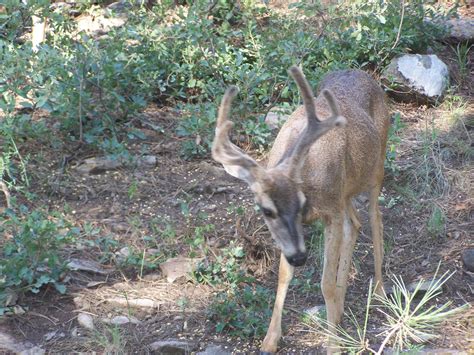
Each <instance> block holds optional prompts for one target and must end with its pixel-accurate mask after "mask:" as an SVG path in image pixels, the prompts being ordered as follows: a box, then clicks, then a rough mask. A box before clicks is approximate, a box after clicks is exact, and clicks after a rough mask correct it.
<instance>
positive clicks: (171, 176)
mask: <svg viewBox="0 0 474 355" xmlns="http://www.w3.org/2000/svg"><path fill="white" fill-rule="evenodd" d="M472 52H473V51H471V61H470V63H474V58H472ZM440 55H441V57H443V58H444V59H445V60H447V62H448V63H450V70H451V71H452V74H453V75H452V76H455V73H456V63H455V61H454V59H453V55H452V53H451V54H450V52H449V49H446V52H442V53H440ZM471 74H472V67H471ZM471 79H472V77H471ZM471 89H472V87H468V85H467V86H463V87H461V88H460V89H459V94H460V95H461V96H463V97H464V100H467V104H466V106H465V107H464V108H463V109H462V110H461V111H459V112H461V117H458V119H457V120H458V124H449V122H448V121H449V119H448V118H447V117H448V116H449V115H450V114H451V113H452V112H453V107H452V106H448V105H447V104H443V105H441V106H439V107H426V106H416V105H410V104H401V103H397V102H393V101H392V102H391V108H392V111H393V112H395V111H398V112H400V114H401V120H402V122H403V123H404V124H405V125H406V126H405V128H403V129H402V131H401V133H400V138H401V142H400V143H399V145H398V147H397V152H398V158H397V161H396V163H397V165H398V166H399V171H398V173H397V174H392V173H388V174H387V176H386V181H385V185H384V189H383V199H384V201H385V202H383V203H382V204H381V209H382V213H383V220H384V227H385V240H386V248H385V251H386V255H385V260H384V271H385V275H386V279H387V280H388V277H389V276H390V275H399V276H401V277H402V278H403V279H404V280H405V282H407V283H410V282H413V281H417V280H419V279H420V278H421V277H424V278H430V277H432V276H433V275H434V273H435V270H436V268H437V267H438V265H440V273H443V272H445V271H448V270H449V271H451V272H453V276H452V277H451V278H450V279H449V280H448V282H447V283H446V284H445V286H444V288H443V293H442V294H441V295H440V296H439V299H437V302H439V304H441V303H443V302H446V301H448V300H450V301H451V302H452V303H453V306H459V305H462V304H465V303H471V304H472V301H473V281H474V280H473V279H472V275H469V274H467V273H466V272H465V271H464V270H463V267H462V264H461V260H460V255H461V252H462V251H463V250H465V249H467V248H468V247H474V241H473V233H472V231H473V230H474V223H473V216H472V212H473V205H474V200H473V196H474V195H473V191H472V186H473V185H472V182H473V181H472V179H473V176H474V175H473V165H472V130H473V124H474V104H473V102H472V100H471V101H469V100H470V98H471V96H470V95H471V93H472V91H471ZM453 105H454V106H455V104H453ZM145 116H146V120H147V122H151V123H153V124H155V125H159V126H160V127H162V128H163V131H164V132H165V133H161V132H159V131H155V130H152V129H150V127H149V125H145V124H143V122H141V121H140V120H137V121H136V122H135V124H134V126H135V127H134V129H137V130H140V131H141V132H142V133H143V136H144V137H145V138H144V139H140V140H138V139H137V140H134V141H130V143H129V147H128V148H129V150H130V152H131V153H132V154H137V155H141V154H143V152H144V151H146V154H149V155H154V156H156V157H157V162H156V164H155V165H154V166H133V165H132V166H127V167H121V168H119V169H116V170H113V171H104V172H100V173H97V174H81V173H79V172H78V170H77V166H79V165H80V164H81V163H82V162H83V161H84V159H86V158H90V157H93V156H95V153H94V152H93V151H90V150H87V149H83V148H80V149H76V147H64V148H63V149H62V150H60V151H58V150H57V149H55V148H53V147H52V146H50V145H49V144H46V143H45V144H42V145H38V144H37V142H24V143H23V144H22V145H21V146H20V149H21V151H22V152H23V153H25V154H29V155H30V160H29V164H30V171H31V175H32V176H31V181H32V186H31V189H32V192H34V193H36V194H37V199H36V201H35V202H34V204H35V205H37V206H40V205H42V206H47V207H48V208H50V209H54V210H59V211H63V212H64V214H65V215H66V216H67V218H68V219H69V220H71V221H73V222H74V224H76V225H77V226H80V227H82V229H85V228H93V229H96V230H98V232H97V233H96V234H94V233H89V234H88V235H84V236H83V238H84V240H90V241H91V243H90V244H87V243H85V242H82V243H80V245H77V246H71V248H70V249H69V250H68V251H67V253H68V255H67V257H69V258H71V257H76V258H81V259H89V260H94V261H99V262H101V263H102V265H103V266H104V267H105V268H106V269H107V270H110V272H108V273H107V274H104V275H101V274H95V273H87V272H79V271H78V272H71V274H70V275H69V276H70V279H69V281H68V283H67V286H68V292H67V294H66V295H59V294H58V293H57V292H55V291H54V290H53V289H52V288H47V289H45V290H43V291H42V292H40V293H39V294H37V295H31V294H29V295H26V296H24V297H23V298H21V299H19V300H18V305H20V306H21V307H22V309H23V310H24V313H23V314H16V315H8V316H6V317H3V319H2V320H1V322H0V330H2V329H3V330H7V331H8V332H9V333H10V334H12V335H14V336H15V337H16V338H17V339H18V340H20V341H28V342H30V343H32V344H35V345H37V346H40V347H41V348H42V349H44V350H46V351H47V352H51V353H56V352H61V353H72V352H91V351H97V352H104V351H106V352H107V351H109V352H120V351H122V352H125V353H147V352H150V351H151V350H150V348H149V344H151V343H153V342H154V341H157V340H163V339H170V338H172V339H185V340H188V341H193V342H194V343H195V344H197V345H196V349H204V348H205V347H206V345H207V344H210V343H212V344H220V345H222V346H225V347H227V349H228V350H231V351H233V352H235V353H251V352H256V351H257V350H258V347H259V345H260V343H261V339H239V338H235V337H230V336H227V335H225V334H217V333H216V332H215V329H214V324H212V321H210V320H208V317H207V310H208V307H209V304H210V302H212V298H213V296H214V295H215V294H216V293H217V292H218V291H220V290H221V289H222V287H216V286H209V285H203V284H197V283H196V282H194V281H193V280H192V279H190V278H188V279H178V280H177V281H175V282H174V283H168V282H167V281H166V280H165V279H164V277H163V276H162V275H161V273H160V271H159V269H158V268H156V267H155V268H151V269H148V268H146V267H145V268H144V269H143V270H141V269H140V263H139V262H138V263H137V265H130V264H128V265H127V264H125V265H123V264H120V262H119V258H120V252H119V251H120V249H121V248H123V247H125V246H128V247H129V248H130V249H133V250H137V251H140V252H141V253H147V254H153V253H156V255H157V257H156V258H155V259H154V262H155V263H159V262H162V261H165V259H166V258H167V257H172V256H177V255H183V256H188V255H190V252H191V254H193V255H195V256H196V257H199V256H202V254H201V253H200V250H199V246H198V247H197V248H194V249H193V248H191V247H190V245H189V240H187V238H186V237H185V236H187V235H189V234H190V231H191V230H192V229H193V228H194V227H195V226H196V225H197V224H199V223H202V224H204V222H203V221H202V219H200V218H201V217H199V215H200V213H201V214H202V213H203V212H204V213H205V215H206V217H203V218H205V224H213V225H214V226H215V229H214V230H213V231H210V232H209V233H207V234H206V241H205V244H206V248H207V250H209V251H210V252H209V253H208V255H213V254H216V255H218V254H219V252H220V250H221V249H222V248H223V247H226V246H228V245H229V243H230V242H231V241H236V242H237V243H239V244H241V245H243V246H244V249H245V251H246V255H247V258H246V260H245V261H244V265H243V266H244V267H245V268H246V269H248V270H249V271H250V272H251V274H253V275H254V276H255V277H256V279H257V282H258V283H259V284H262V285H264V286H266V287H268V288H270V289H274V287H275V284H276V283H275V282H276V279H277V274H276V270H277V269H276V263H275V260H277V255H278V252H277V251H276V250H275V249H274V246H273V243H272V241H271V240H270V236H269V233H268V231H267V230H266V228H265V226H264V222H263V220H262V219H261V217H260V216H259V214H258V213H257V212H256V211H255V210H254V209H253V207H252V206H253V205H252V196H251V194H250V192H249V191H248V189H247V187H246V185H245V184H244V183H242V182H240V181H238V180H236V179H234V178H232V177H230V176H228V175H226V174H225V172H224V171H223V169H222V168H221V167H220V166H218V164H216V163H215V162H213V161H212V160H211V159H210V158H208V159H201V160H192V161H186V160H183V159H182V158H180V155H179V150H180V144H181V141H180V140H181V138H179V137H178V136H176V135H175V134H174V132H175V128H176V125H177V121H178V120H179V118H180V113H179V112H175V111H173V110H172V109H170V108H166V107H159V106H157V105H151V106H150V107H148V109H147V110H146V111H145ZM433 122H434V123H433ZM432 124H434V125H435V126H436V128H437V130H438V132H439V135H440V136H441V137H442V138H443V137H444V138H443V139H438V140H436V144H437V146H435V148H430V149H435V150H436V149H438V150H436V151H435V150H433V154H434V153H441V152H442V151H443V148H444V147H448V148H452V147H453V146H452V145H453V142H454V141H455V140H454V138H453V137H456V139H457V140H456V142H458V141H459V142H462V143H464V144H465V145H467V146H468V148H469V149H471V150H470V153H461V152H460V151H459V150H456V148H453V149H452V150H450V151H451V152H453V151H454V152H455V153H453V154H452V155H451V156H449V157H448V158H445V159H443V160H442V161H441V163H442V166H438V165H436V164H437V163H440V160H437V159H435V158H433V162H432V163H433V164H434V167H435V168H433V170H434V172H435V173H436V172H437V171H438V172H439V173H440V176H441V177H440V176H438V175H437V176H438V178H437V179H436V181H435V180H434V179H433V180H429V181H432V185H431V186H425V187H426V188H428V187H429V188H430V189H431V190H430V192H429V193H428V192H426V190H424V187H423V186H420V185H418V184H424V183H426V181H427V180H423V178H422V176H421V175H417V174H414V173H413V172H414V171H417V170H420V169H422V168H423V164H424V163H426V162H423V161H421V160H420V157H421V152H422V150H423V149H424V145H423V144H424V143H423V142H424V140H423V137H425V136H426V132H428V131H427V129H428V128H429V127H432ZM440 142H441V143H440ZM443 143H444V144H446V146H442V144H443ZM439 144H441V145H439ZM243 148H245V147H243ZM25 154H24V155H25ZM258 158H259V159H264V158H265V157H264V156H261V157H258ZM435 175H436V174H435ZM408 187H410V188H411V191H415V197H413V198H410V197H409V196H410V193H411V192H410V191H408ZM357 201H358V206H359V207H360V212H361V214H362V217H363V219H364V220H365V223H364V227H363V231H362V233H361V235H360V236H359V239H358V244H357V248H356V251H355V254H354V260H353V269H352V272H351V279H350V286H349V289H348V293H347V299H346V309H349V308H350V309H352V310H353V311H354V312H355V313H356V314H359V313H360V312H363V307H364V304H365V301H366V298H367V290H368V285H369V279H370V278H371V277H372V273H373V260H372V251H371V248H372V247H371V240H370V233H369V230H368V228H367V223H366V221H367V218H366V213H365V199H364V197H363V196H362V197H360V198H359V199H358V200H357ZM25 202H27V201H25ZM27 203H29V204H31V202H27ZM434 205H436V206H438V207H439V208H440V209H441V211H442V212H443V214H444V215H445V223H444V227H443V230H442V232H441V233H440V234H438V235H433V234H432V233H429V231H428V230H427V223H428V220H429V218H430V216H431V213H432V208H431V206H434ZM231 206H234V207H243V208H244V210H245V213H243V214H237V213H235V212H233V211H231V210H230V209H229V207H231ZM183 208H186V211H189V212H186V213H183ZM166 223H169V224H170V225H172V226H173V227H174V229H175V238H173V239H172V240H170V239H169V238H166V236H165V235H164V233H162V232H163V230H162V229H160V230H161V233H160V232H157V229H156V226H157V224H158V225H159V226H161V227H162V226H163V225H165V224H166ZM161 227H160V228H161ZM306 233H307V234H308V233H309V229H308V230H306ZM99 236H100V237H102V238H103V240H105V241H109V242H110V243H109V244H110V246H107V245H106V244H104V243H102V244H101V243H98V242H96V240H97V239H98V237H99ZM149 236H151V237H152V240H151V241H150V238H149ZM112 242H113V243H112ZM157 250H158V251H159V252H157ZM104 255H108V257H107V258H104ZM316 258H317V255H313V256H311V258H310V260H309V262H308V263H307V265H305V266H303V267H301V268H299V269H298V271H297V275H296V277H297V278H299V279H304V278H305V277H306V275H308V274H309V275H310V278H311V282H312V283H314V284H318V283H319V281H320V278H321V270H320V268H319V267H315V265H317V262H316ZM312 270H314V272H309V271H312ZM124 295H125V297H126V298H127V299H135V298H146V299H149V300H153V302H154V303H153V306H152V307H150V308H134V307H130V306H129V307H127V305H126V304H125V305H123V304H122V305H118V304H116V303H114V302H112V300H113V299H114V298H117V297H122V298H123V297H124ZM323 303H324V301H323V298H322V295H321V293H320V292H318V291H311V292H302V291H301V288H299V287H291V288H290V290H289V294H288V297H287V302H286V309H287V310H288V311H287V312H286V313H285V315H284V324H285V330H284V336H283V339H282V341H281V343H280V347H279V353H281V354H286V353H292V352H301V351H304V352H308V353H318V352H321V351H322V349H323V343H324V339H323V337H321V336H320V335H317V334H315V333H314V332H312V331H311V330H310V329H309V327H308V326H306V325H305V324H304V323H303V322H302V321H301V313H302V312H303V310H305V309H307V308H309V307H312V306H315V305H320V304H323ZM80 311H82V312H85V313H87V314H90V315H92V316H94V319H97V320H98V321H97V322H96V329H95V330H92V331H89V330H85V329H83V328H81V327H80V326H79V325H78V322H77V315H78V313H79V312H80ZM116 315H128V316H133V317H135V318H136V319H137V320H139V322H138V324H126V325H123V326H120V327H119V329H118V328H117V327H112V326H110V325H108V324H106V322H105V321H99V320H100V319H110V318H112V317H113V316H116ZM375 317H377V316H375ZM473 322H474V313H473V310H472V307H471V308H469V309H467V310H466V311H465V312H463V313H462V314H460V315H459V316H457V317H456V318H455V319H453V320H451V321H449V322H446V323H445V324H444V325H443V327H442V329H438V331H437V333H438V334H439V336H440V337H439V338H438V339H436V340H434V341H433V343H430V344H427V346H428V347H438V348H449V349H457V350H467V351H468V350H469V349H470V350H471V351H472V349H473V348H472V346H473V344H472V341H473V338H472V330H473V329H474V328H473ZM377 324H378V323H377V321H375V323H374V326H373V329H370V332H371V333H373V334H376V333H377V331H380V329H377ZM345 325H349V323H348V322H347V320H346V322H345ZM117 329H118V330H117ZM117 334H119V336H117ZM117 338H120V339H119V340H117Z"/></svg>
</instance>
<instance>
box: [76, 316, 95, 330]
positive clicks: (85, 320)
mask: <svg viewBox="0 0 474 355" xmlns="http://www.w3.org/2000/svg"><path fill="white" fill-rule="evenodd" d="M77 322H78V323H79V325H80V326H81V327H83V328H86V329H90V330H93V329H94V319H93V318H92V316H90V315H89V314H86V313H79V315H78V316H77Z"/></svg>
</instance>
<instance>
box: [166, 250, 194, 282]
mask: <svg viewBox="0 0 474 355" xmlns="http://www.w3.org/2000/svg"><path fill="white" fill-rule="evenodd" d="M201 260H202V258H185V257H182V256H178V257H177V258H171V259H168V260H166V261H165V262H164V263H161V264H160V269H161V272H162V273H163V275H164V276H165V277H166V280H167V281H168V282H169V283H172V282H174V281H175V280H176V279H177V278H179V277H182V276H185V275H187V274H189V273H190V272H193V271H194V270H196V267H197V265H198V264H199V262H200V261H201Z"/></svg>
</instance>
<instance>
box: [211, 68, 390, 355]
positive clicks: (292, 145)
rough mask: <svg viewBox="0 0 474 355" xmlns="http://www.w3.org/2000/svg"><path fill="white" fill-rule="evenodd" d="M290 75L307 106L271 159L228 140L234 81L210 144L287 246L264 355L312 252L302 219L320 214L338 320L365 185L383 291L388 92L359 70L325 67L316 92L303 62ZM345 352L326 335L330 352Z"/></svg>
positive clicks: (325, 277) (331, 305)
mask: <svg viewBox="0 0 474 355" xmlns="http://www.w3.org/2000/svg"><path fill="white" fill-rule="evenodd" d="M289 74H290V75H291V76H292V77H293V79H294V80H295V82H296V84H297V87H298V89H299V92H300V95H301V97H302V100H303V105H302V106H300V107H299V108H297V109H296V110H295V111H294V112H293V113H292V114H291V115H290V117H289V119H288V120H287V121H286V122H285V123H284V125H283V126H282V128H281V129H280V131H279V133H278V135H277V137H276V139H275V142H274V144H273V147H272V149H271V150H270V152H269V154H268V160H267V165H266V167H263V166H261V165H260V164H259V163H257V161H256V160H254V159H253V158H252V157H251V156H249V155H248V154H247V153H245V152H244V151H243V150H242V149H240V148H239V147H237V146H236V145H235V144H233V143H232V142H231V140H230V136H229V131H230V129H231V128H232V126H233V122H232V121H230V120H229V118H228V117H229V114H230V111H231V103H232V101H233V99H234V97H235V96H236V95H237V93H238V88H237V87H236V86H230V87H229V88H228V89H227V90H226V91H225V94H224V96H223V98H222V102H221V105H220V107H219V111H218V117H217V123H216V129H215V137H214V141H213V144H212V157H213V159H214V160H215V161H217V162H218V163H221V164H222V165H223V167H224V169H225V170H226V171H227V173H229V174H230V175H232V176H234V177H237V178H239V179H241V180H243V181H245V182H246V183H247V184H248V186H249V187H250V190H251V191H252V192H253V195H254V198H255V203H256V204H257V205H258V206H259V207H260V210H261V212H262V214H263V219H264V221H265V223H266V225H267V227H268V229H269V231H270V234H271V236H272V238H273V240H274V241H275V243H276V245H277V247H278V248H279V249H280V250H281V256H280V263H279V270H278V286H277V292H276V298H275V303H274V308H273V314H272V317H271V321H270V325H269V327H268V331H267V333H266V336H265V338H264V340H263V343H262V345H261V348H260V351H261V352H260V353H261V354H271V353H275V352H276V351H277V347H278V342H279V340H280V338H281V336H282V331H281V320H282V311H283V306H284V302H285V298H286V294H287V291H288V286H289V283H290V281H291V279H292V277H293V273H294V269H295V267H299V266H302V265H304V264H305V262H306V260H307V254H308V253H307V250H306V247H305V242H304V236H303V227H302V226H303V223H305V224H309V223H312V222H314V221H315V220H322V221H323V222H324V225H325V227H324V261H323V271H322V280H321V291H322V295H323V298H324V302H325V305H326V313H327V322H328V326H329V327H330V328H331V327H335V326H336V325H338V324H339V323H340V322H341V319H342V316H343V313H344V301H345V296H346V290H347V283H348V276H349V271H350V268H351V265H352V254H353V251H354V246H355V242H356V239H357V235H358V233H359V230H360V228H361V223H360V221H359V216H358V213H357V210H356V209H355V206H354V205H353V199H354V198H355V197H356V196H357V195H359V194H361V193H368V196H369V199H368V214H369V221H370V228H371V234H372V242H373V254H374V268H375V285H376V286H375V290H376V292H377V293H379V294H382V293H383V283H382V259H383V224H382V216H381V212H380V208H379V206H378V197H379V194H380V192H381V189H382V182H383V177H384V160H385V152H386V145H387V135H388V128H389V125H390V119H389V112H388V107H387V103H386V97H385V93H384V91H383V90H382V88H381V87H380V86H379V85H378V84H377V82H376V81H375V80H374V79H373V78H372V77H371V76H370V75H369V74H367V73H365V72H364V71H361V70H342V71H334V72H331V73H329V74H327V75H326V76H325V77H324V78H323V79H322V80H321V83H320V85H319V91H318V96H316V97H314V95H313V91H312V89H311V87H310V84H309V83H308V81H307V79H306V77H305V76H304V74H303V71H302V70H301V69H300V68H299V67H297V66H292V67H291V68H290V69H289ZM333 329H334V328H333ZM339 350H340V348H339V345H338V344H337V342H336V340H334V339H332V337H330V338H329V342H328V347H327V352H328V353H336V352H338V351H339Z"/></svg>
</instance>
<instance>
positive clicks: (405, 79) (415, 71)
mask: <svg viewBox="0 0 474 355" xmlns="http://www.w3.org/2000/svg"><path fill="white" fill-rule="evenodd" d="M382 80H383V82H384V83H385V84H386V85H387V86H388V91H389V92H390V91H392V92H393V93H396V96H399V97H401V98H402V99H404V100H409V101H417V100H423V101H429V102H436V101H437V100H439V99H441V98H442V97H443V96H444V94H445V92H446V88H447V86H448V82H449V71H448V67H447V66H446V64H445V63H444V62H442V61H441V60H440V59H439V58H438V57H437V56H436V55H433V54H430V55H421V54H405V55H402V56H400V57H397V58H394V59H393V60H392V62H391V63H390V64H389V66H388V67H387V68H386V69H385V71H384V73H383V75H382ZM392 88H393V90H391V89H392Z"/></svg>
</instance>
